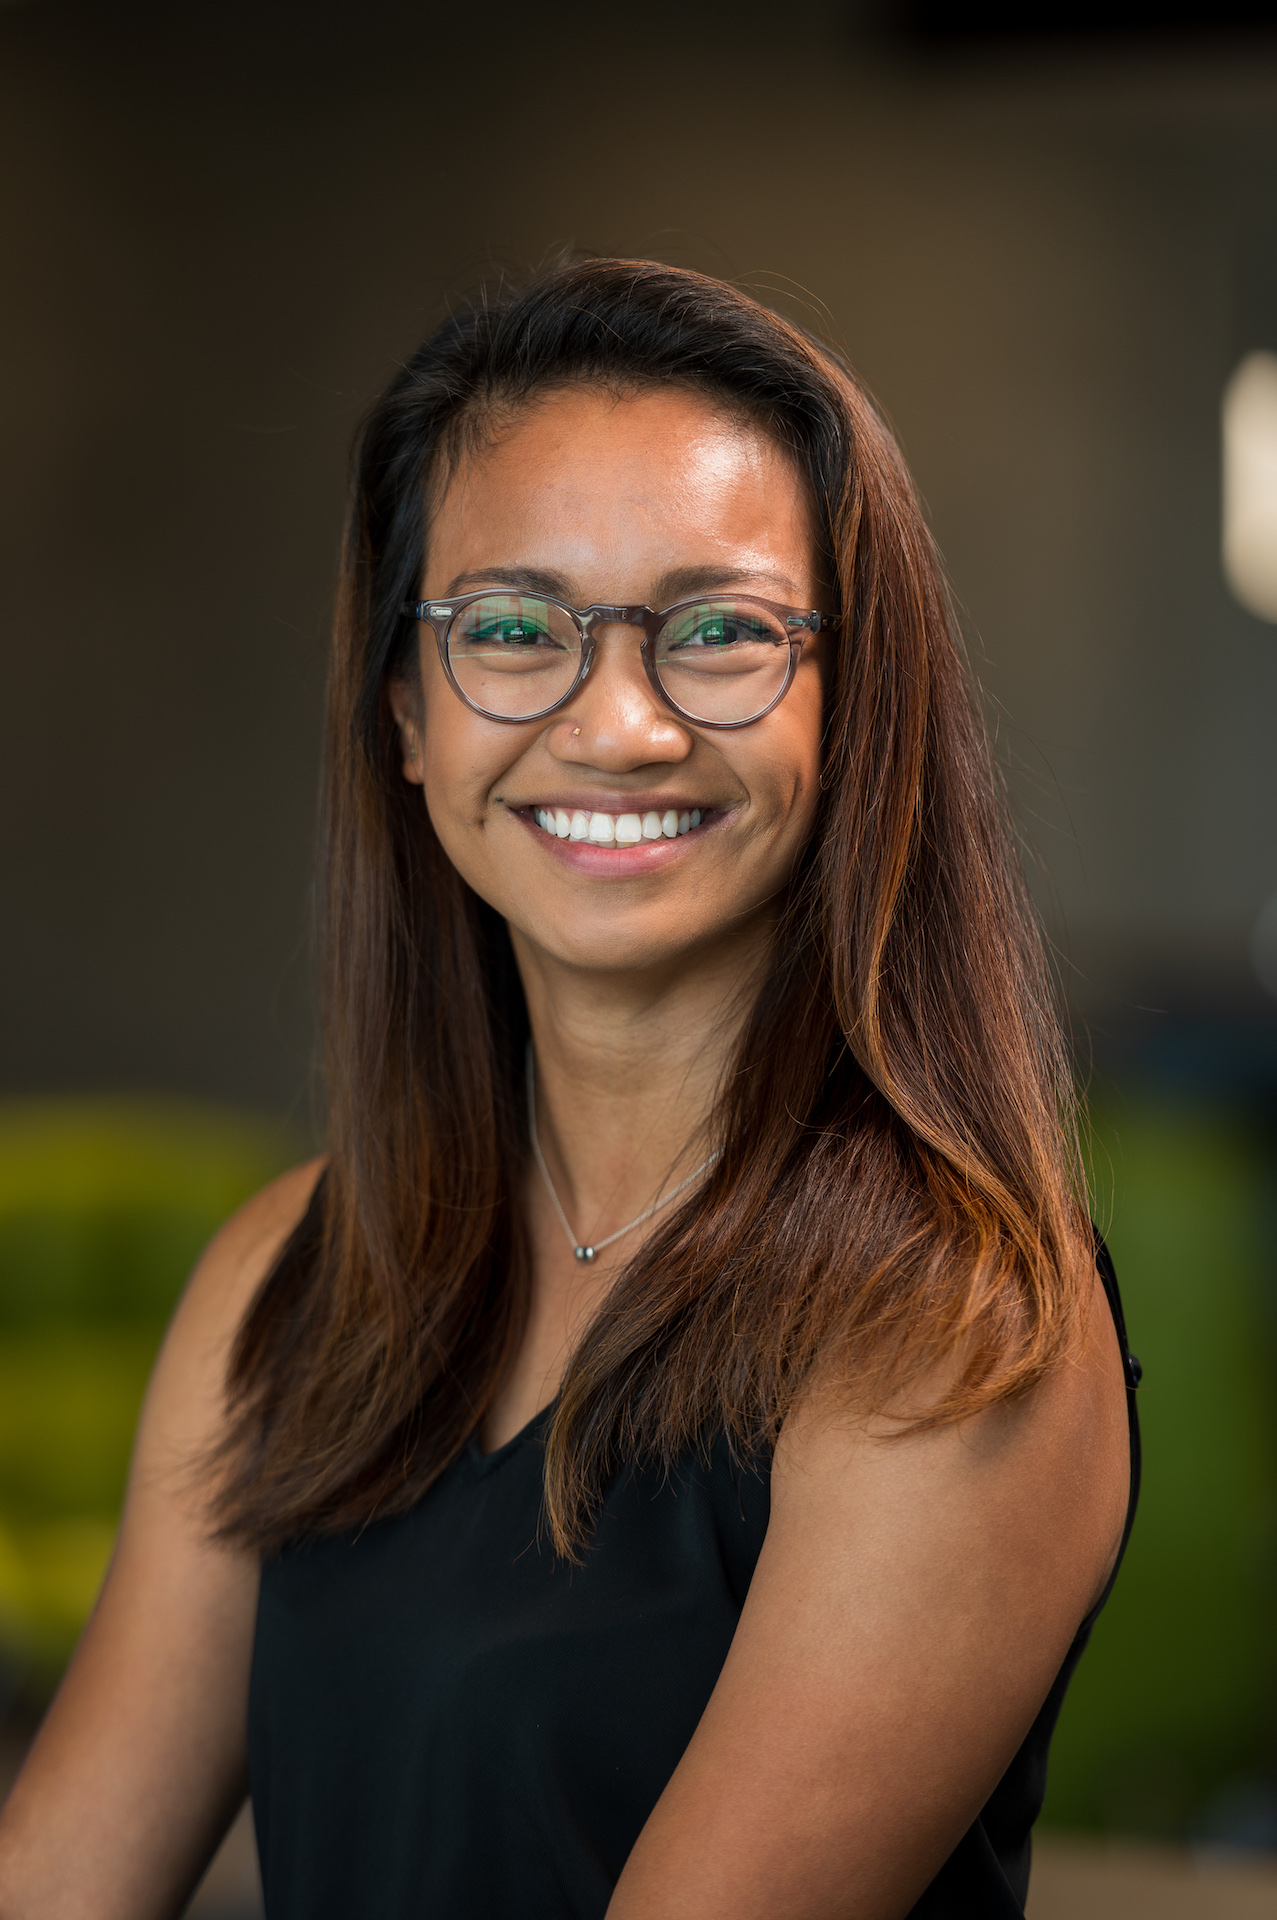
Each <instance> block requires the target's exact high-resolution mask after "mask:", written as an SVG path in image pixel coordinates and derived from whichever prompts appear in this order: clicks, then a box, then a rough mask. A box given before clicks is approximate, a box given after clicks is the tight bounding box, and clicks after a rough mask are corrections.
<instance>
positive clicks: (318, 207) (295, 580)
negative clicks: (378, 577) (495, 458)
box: [0, 0, 1277, 1111]
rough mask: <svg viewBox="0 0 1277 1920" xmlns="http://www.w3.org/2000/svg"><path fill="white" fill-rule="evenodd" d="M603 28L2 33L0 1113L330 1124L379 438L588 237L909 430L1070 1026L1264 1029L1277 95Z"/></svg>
mask: <svg viewBox="0 0 1277 1920" xmlns="http://www.w3.org/2000/svg"><path fill="white" fill-rule="evenodd" d="M174 15H179V16H180V18H178V19H176V20H175V19H174V17H173V16H174ZM612 17H613V16H611V15H610V14H607V13H605V12H604V10H601V9H580V10H579V11H576V12H566V11H564V12H559V13H555V14H553V15H549V16H547V15H545V14H539V15H537V16H536V17H535V18H534V19H531V20H529V17H528V15H527V14H526V13H525V12H522V11H517V10H513V9H511V10H509V11H508V12H504V11H503V10H502V9H500V8H497V9H495V10H494V9H490V8H485V9H483V10H482V12H481V13H476V14H475V15H474V17H473V18H472V19H466V20H458V19H457V17H456V15H455V13H454V14H452V15H450V16H449V18H448V19H447V20H446V21H441V19H440V17H439V14H438V13H437V12H436V10H434V9H432V8H428V7H425V6H409V5H407V4H403V3H401V4H391V3H390V0H367V3H366V4H364V5H362V6H361V7H359V8H357V9H356V8H353V7H352V8H339V7H335V6H328V7H325V6H324V5H317V6H313V7H311V8H309V9H306V10H305V11H304V12H302V11H301V10H298V9H295V8H293V7H291V6H278V7H274V8H270V7H266V8H258V9H256V10H253V9H250V8H248V7H246V6H242V5H230V6H224V7H220V8H218V9H216V10H212V9H209V10H204V9H200V10H196V9H194V8H186V9H172V8H158V7H156V8H150V9H146V8H139V7H134V6H129V5H127V4H125V5H122V6H119V7H113V8H110V9H106V8H103V7H86V6H80V7H75V6H71V5H66V4H60V0H45V4H37V5H29V6H18V7H13V6H11V7H8V8H6V9H4V10H3V11H0V222H2V231H3V249H4V284H5V298H4V300H3V302H2V303H0V340H2V342H3V350H2V352H0V410H2V419H3V433H2V436H0V438H2V448H0V580H2V583H3V587H2V595H0V612H2V617H3V629H2V638H0V648H2V655H0V781H2V782H3V795H2V799H0V914H2V915H3V931H2V935H0V1087H2V1088H6V1089H8V1090H34V1089H43V1088H48V1089H56V1088H70V1087H76V1088H81V1087H94V1088H96V1087H103V1088H112V1087H155V1088H167V1089H178V1090H184V1091H188V1092H192V1093H198V1094H207V1095H213V1096H218V1097H224V1098H232V1099H236V1100H242V1101H247V1102H250V1103H253V1104H258V1105H263V1106H267V1107H272V1108H277V1109H293V1110H295V1111H296V1110H304V1106H305V1096H306V1083H307V1071H308V1061H309V1057H310V1047H311V1015H310V992H309V977H310V976H309V962H308V958H307V948H306V933H307V900H308V885H309V873H308V867H309V847H310V838H311V831H312V820H313V810H314V792H315V782H316V769H317V738H318V726H319V713H320V702H321V685H322V675H323V656H324V637H325V626H326V621H327V615H328V606H329V594H330V582H331V576H332V572H333V567H334V563H335V556H336V547H337V541H338V536H339V528H340V514H341V501H342V491H343V480H344V469H345V459H346V448H347V444H348V441H349V436H350V433H351V430H352V427H353V425H354V423H355V421H356V419H357V417H358V415H359V413H360V411H361V409H362V408H363V407H364V405H365V404H366V403H367V401H368V400H369V398H371V396H372V395H373V393H374V392H375V391H376V390H377V388H378V386H379V385H380V384H381V383H382V382H383V381H384V380H385V379H386V377H387V376H388V375H389V373H390V372H391V370H392V369H393V367H394V365H395V363H396V360H397V358H398V357H399V356H401V355H402V354H403V353H405V352H406V351H407V350H408V349H409V348H410V347H411V345H412V344H413V343H414V341H415V340H416V338H417V337H418V336H419V335H420V333H421V332H422V331H423V330H424V329H425V328H426V327H427V326H428V325H429V323H430V322H431V320H432V319H433V318H434V316H435V315H437V314H438V313H439V312H440V311H441V308H442V304H443V302H444V301H445V300H446V298H447V297H448V295H449V293H450V292H456V291H457V290H464V289H466V288H468V287H470V286H472V285H473V284H474V283H475V282H476V280H478V279H479V278H480V277H482V276H483V275H484V274H491V273H492V272H494V271H497V270H499V269H500V268H501V267H503V266H518V265H521V264H523V263H526V262H529V261H532V260H535V259H536V258H538V257H540V256H542V255H543V254H544V252H545V251H546V250H547V248H549V247H551V246H552V245H555V244H557V243H560V242H563V241H568V240H570V241H574V242H577V243H579V244H582V245H585V246H590V247H594V248H598V249H606V250H618V251H625V252H632V253H655V254H659V255H661V256H662V257H664V258H667V259H671V260H674V261H676V262H679V263H683V264H688V265H696V266H702V267H706V268H708V269H710V270H712V271H717V272H721V273H724V274H727V275H729V276H732V277H736V278H740V279H742V280H744V281H745V283H746V284H748V285H749V286H751V287H752V288H754V289H755V290H757V291H760V292H763V293H764V294H765V295H767V296H768V297H773V298H774V299H775V300H776V302H777V304H779V305H781V306H782V307H783V308H785V309H786V310H787V311H790V312H793V313H796V314H798V315H799V316H800V317H802V318H804V319H807V320H809V321H810V320H813V319H814V320H815V322H816V324H818V325H821V326H823V327H825V328H827V330H828V331H829V332H830V333H831V334H832V335H833V337H834V338H835V339H837V340H839V341H840V342H841V343H842V344H843V345H844V346H845V348H846V349H847V351H848V352H849V354H850V356H851V358H852V359H853V360H854V361H855V363H856V364H857V365H858V366H859V368H860V369H861V371H862V372H863V373H864V374H865V375H866V377H867V378H868V380H869V381H870V384H871V385H872V386H873V387H874V388H875V389H876V391H877V392H878V393H879V395H880V397H881V398H882V400H883V401H884V402H885V404H886V406H887V407H888V409H889V410H890V412H891V413H892V415H893V417H894V419H895V420H896V422H897V425H898V426H899V428H900V431H901V433H902V436H903V438H904V441H905V444H906V447H907V450H908V452H909V455H910V457H911V459H912V461H913V464H914V467H915V471H916V472H917V474H918V476H919V479H920V482H921V484H922V487H923V490H924V492H925V494H926V497H927V500H928V503H929V507H930V510H931V513H932V517H933V521H934V524H935V527H936V529H937V532H938V534H939V537H940V540H941V544H942V546H943V548H944V550H945V553H946V556H947V558H948V561H949V564H950V568H951V571H952V574H953V577H954V580H955V584H956V587H957V590H958V594H959V596H960V599H961V601H962V603H963V605H964V608H965V610H966V613H967V616H968V620H969V625H970V629H971V633H972V643H973V648H974V650H975V652H976V654H977V656H978V659H979V663H980V671H981V675H982V678H983V680H984V682H985V684H986V687H987V689H988V691H989V694H990V697H991V700H992V701H993V702H994V704H995V707H996V710H997V711H998V713H999V715H1000V719H999V727H1000V734H1001V740H1002V745H1003V748H1004V750H1005V752H1006V754H1007V756H1008V759H1009V763H1010V764H1011V766H1012V770H1013V779H1014V782H1015V788H1016V794H1017V804H1018V807H1019V811H1020V815H1021V820H1022V823H1023V825H1024V826H1025V828H1026V831H1027V832H1028V833H1029V834H1030V835H1031V837H1032V839H1033V841H1034V842H1035V843H1036V846H1037V848H1038V849H1039V851H1040V853H1041V856H1042V858H1043V860H1044V862H1045V864H1046V866H1047V868H1048V869H1049V874H1050V879H1049V881H1046V880H1044V881H1041V882H1040V886H1041V894H1042V899H1043V902H1044V908H1045V911H1046V912H1047V915H1048V918H1049V919H1050V920H1051V923H1052V925H1053V928H1055V929H1056V930H1057V931H1058V932H1060V933H1061V934H1062V935H1063V937H1064V938H1065V939H1066V941H1067V944H1068V948H1069V951H1070V953H1071V954H1072V955H1073V957H1074V959H1075V961H1076V962H1077V965H1078V968H1079V969H1080V972H1079V974H1078V975H1077V976H1076V978H1075V981H1074V987H1075V992H1076V994H1077V997H1078V999H1079V1001H1080V1002H1081V1003H1083V1004H1090V1003H1093V1004H1095V1005H1097V1006H1103V1007H1106V1008H1109V1007H1111V1006H1112V1005H1113V1004H1116V1005H1117V1006H1118V1007H1119V1008H1122V1007H1129V1006H1130V1005H1131V1003H1132V1002H1134V1001H1138V1000H1139V999H1140V996H1141V994H1143V993H1144V992H1145V990H1146V988H1147V987H1148V985H1149V983H1150V982H1154V981H1155V982H1159V983H1160V984H1159V985H1158V987H1157V990H1158V991H1159V992H1181V993H1182V994H1184V995H1185V996H1187V997H1189V998H1191V997H1193V996H1194V995H1196V996H1197V997H1198V998H1199V999H1200V1000H1202V1001H1203V1003H1209V1004H1211V1005H1216V1004H1218V1005H1223V1004H1225V1003H1227V1004H1228V1005H1234V1004H1248V1003H1249V999H1250V997H1251V996H1252V995H1255V994H1257V993H1258V989H1252V987H1251V986H1250V985H1249V975H1248V972H1247V963H1246V940H1247V936H1248V931H1249V928H1250V925H1251V923H1252V921H1253V918H1254V915H1255V912H1256V910H1257V909H1258V907H1259V905H1260V904H1261V902H1262V901H1263V900H1264V899H1265V898H1266V897H1267V896H1268V895H1269V894H1271V893H1272V892H1273V890H1274V889H1275V888H1277V847H1275V846H1274V832H1273V827H1274V803H1275V802H1277V754H1275V753H1274V752H1273V750H1272V735H1273V714H1274V711H1275V699H1277V629H1274V628H1271V627H1265V626H1263V625H1262V624H1261V623H1259V622H1257V621H1255V620H1253V619H1251V618H1250V617H1249V616H1247V615H1245V614H1243V613H1242V612H1241V611H1240V610H1238V609H1237V608H1235V607H1234V606H1233V605H1232V603H1231V602H1230V601H1229V599H1228V597H1227V595H1226V592H1225V589H1224V587H1223V585H1222V583H1221V581H1220V578H1219V571H1218V564H1217V558H1216V550H1217V540H1218V524H1217V523H1218V504H1217V489H1218V456H1217V434H1218V406H1219V396H1220V390H1221V387H1222V384H1223V381H1224V378H1225V377H1226V374H1227V372H1228V370H1229V366H1230V364H1231V361H1232V358H1233V356H1234V355H1235V353H1236V351H1237V348H1238V338H1237V326H1238V323H1237V318H1236V315H1237V301H1236V296H1235V282H1236V272H1237V261H1238V260H1239V258H1241V257H1242V256H1243V255H1244V254H1245V253H1246V251H1247V248H1248V247H1250V248H1251V250H1252V251H1253V246H1252V235H1253V233H1254V232H1255V231H1256V230H1257V227H1262V224H1263V222H1264V221H1265V220H1269V219H1271V218H1272V210H1273V206H1274V203H1275V202H1277V57H1274V56H1272V55H1271V54H1269V53H1265V52H1264V51H1263V50H1262V49H1260V50H1259V51H1255V50H1251V51H1250V52H1248V53H1247V54H1246V55H1245V57H1242V56H1239V55H1234V54H1228V55H1221V56H1219V57H1217V58H1214V59H1211V60H1207V59H1203V58H1199V57H1194V58H1193V59H1192V60H1188V61H1186V60H1185V59H1183V58H1182V57H1180V56H1170V55H1168V56H1161V55H1148V54H1142V53H1130V52H1123V53H1122V54H1121V55H1120V56H1114V57H1108V56H1105V58H1104V59H1103V60H1102V61H1101V60H1099V59H1098V58H1097V57H1094V56H1088V55H1085V54H1081V53H1076V52H1075V53H1072V54H1070V55H1069V56H1068V57H1064V56H1059V55H1054V54H1053V55H1049V56H1047V57H1041V56H1039V57H1029V56H1024V57H1016V58H1014V59H1009V60H1008V59H1007V58H1005V57H999V58H998V59H997V60H996V61H990V62H987V63H982V62H980V61H973V60H972V59H970V58H967V59H964V60H963V61H962V62H961V63H959V64H957V65H950V64H946V63H945V62H943V61H941V62H937V61H936V60H934V59H928V60H927V61H925V62H924V63H922V64H919V63H918V61H917V60H916V59H915V58H914V57H912V56H909V55H906V54H905V53H902V52H900V51H899V50H896V51H892V50H891V49H890V48H889V47H885V46H884V45H883V44H881V43H880V42H872V41H868V40H865V41H860V40H858V39H857V38H856V36H855V34H854V32H853V31H852V25H851V22H850V18H849V16H847V15H845V14H844V13H842V12H841V11H840V10H838V9H834V8H830V7H818V6H816V5H808V6H806V7H804V6H802V5H799V6H796V7H794V8H791V9H789V10H787V11H786V12H784V13H783V14H781V13H779V12H777V11H776V10H774V9H764V8H749V7H745V8H742V7H739V6H738V7H732V8H728V7H714V6H712V5H709V4H692V5H689V6H684V7H679V8H675V7H673V6H656V7H654V8H649V9H646V10H645V11H644V12H643V14H642V23H641V25H639V26H635V27H632V28H631V29H630V31H629V33H628V36H618V35H617V33H616V30H615V29H614V27H612V26H611V25H609V24H608V22H609V21H610V20H611V19H612ZM547 21H548V22H549V24H547ZM1243 344H1244V343H1243ZM1168 980H1172V981H1174V982H1177V983H1179V984H1178V985H1175V986H1173V987H1172V988H1168V987H1167V986H1166V982H1167V981H1168ZM1104 1017H1105V1018H1106V1019H1108V1018H1109V1017H1110V1016H1109V1014H1108V1013H1106V1014H1105V1016H1104ZM1119 1017H1120V1016H1119Z"/></svg>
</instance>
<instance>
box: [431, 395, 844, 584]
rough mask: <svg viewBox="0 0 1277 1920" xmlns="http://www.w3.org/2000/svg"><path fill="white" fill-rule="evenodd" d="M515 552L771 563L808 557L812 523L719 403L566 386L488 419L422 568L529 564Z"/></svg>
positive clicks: (753, 437)
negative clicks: (697, 553)
mask: <svg viewBox="0 0 1277 1920" xmlns="http://www.w3.org/2000/svg"><path fill="white" fill-rule="evenodd" d="M511 542H513V543H514V545H513V546H512V545H511V544H510V543H511ZM528 543H532V544H534V545H535V546H536V547H537V549H538V551H539V552H543V551H544V550H546V549H547V548H548V549H551V550H553V551H555V552H556V553H559V554H560V556H561V557H562V558H563V559H565V560H567V559H570V557H571V553H572V551H573V550H574V549H579V550H582V551H583V552H584V551H585V550H589V549H594V550H596V551H599V550H609V551H614V550H616V549H617V548H618V547H624V548H626V549H627V550H634V549H636V548H640V547H643V548H648V549H651V550H652V552H653V557H656V556H657V555H658V554H662V555H665V556H668V555H670V554H671V553H673V552H674V551H676V550H678V551H680V552H681V551H682V550H683V549H684V548H686V546H687V545H688V543H692V544H696V545H699V546H700V547H701V548H703V549H705V551H706V553H707V554H712V553H713V552H714V551H716V550H723V551H728V550H730V551H732V552H733V554H734V555H736V557H737V558H739V554H740V551H741V550H745V551H747V552H748V551H752V550H758V551H760V552H764V551H765V552H766V553H768V554H769V555H770V556H771V557H772V558H773V559H774V558H775V557H776V554H777V551H778V550H779V549H782V548H783V549H786V550H788V551H789V552H790V554H791V555H793V554H794V552H795V550H801V551H802V552H803V553H804V554H805V555H809V554H810V552H811V550H812V547H813V544H814V516H813V513H812V508H811V502H810V498H809V495H808V491H807V488H806V486H805V484H804V482H803V481H802V479H801V478H800V476H799V473H798V469H797V467H796V465H795V462H794V460H793V459H792V457H791V456H790V454H789V453H788V452H787V451H786V450H785V449H784V448H783V447H782V446H781V445H780V444H779V442H778V441H777V440H775V439H774V438H773V437H772V436H771V435H770V434H769V433H767V432H766V431H765V430H764V429H762V428H761V427H759V426H757V425H755V424H754V423H753V422H752V421H750V420H748V419H746V418H744V417H742V416H741V415H740V414H736V413H733V412H731V411H730V410H729V409H728V408H727V407H726V406H725V405H723V404H719V403H716V402H715V401H714V400H713V399H711V398H709V397H708V396H706V395H703V394H700V393H696V392H694V391H691V390H687V389H669V388H665V389H660V390H643V391H640V392H637V393H630V394H621V395H618V394H615V393H609V392H607V391H605V390H603V389H600V388H598V387H594V386H576V387H570V388H563V389H555V390H552V391H550V392H548V393H545V394H541V395H538V396H536V397H535V398H534V399H532V400H530V401H529V402H527V403H526V404H524V405H522V406H520V407H519V408H518V409H517V410H516V411H514V412H512V413H509V414H507V415H506V416H505V417H504V418H502V419H500V420H498V421H497V422H495V423H494V424H493V427H492V430H491V431H490V432H489V433H488V434H487V435H486V436H485V437H484V438H483V439H482V440H480V442H479V444H477V445H475V446H472V447H471V448H469V449H467V450H465V451H463V452H462V453H461V455H460V457H459V458H458V460H457V462H456V465H455V468H454V470H453V472H452V474H451V476H450V478H449V480H448V481H447V483H446V485H445V488H444V490H443V494H442V497H441V498H440V499H439V501H438V503H437V505H436V507H435V510H434V512H433V514H432V515H431V527H430V547H431V550H432V560H433V559H434V558H436V557H437V558H438V559H439V561H440V562H441V563H442V564H444V565H445V566H447V565H449V563H450V562H451V561H452V560H454V559H455V560H456V561H457V564H458V565H461V566H472V565H475V564H482V563H483V560H484V559H488V560H491V561H492V563H493V564H500V563H506V564H509V563H512V562H515V561H517V560H520V559H527V558H530V557H531V554H530V552H527V553H523V552H516V551H515V547H519V546H527V545H528ZM498 548H500V549H502V550H501V551H500V552H498V550H497V549H498ZM445 555H446V556H447V557H446V560H445Z"/></svg>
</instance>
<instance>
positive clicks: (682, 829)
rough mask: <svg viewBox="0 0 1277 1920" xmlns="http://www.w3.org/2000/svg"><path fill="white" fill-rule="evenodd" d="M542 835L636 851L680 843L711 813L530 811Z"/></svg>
mask: <svg viewBox="0 0 1277 1920" xmlns="http://www.w3.org/2000/svg"><path fill="white" fill-rule="evenodd" d="M528 811H529V813H530V814H531V816H532V818H533V820H535V821H536V824H537V825H538V827H540V829H541V831H542V832H543V833H548V834H551V835H553V837H554V838H555V839H556V840H575V841H577V842H581V841H587V842H588V843H589V844H590V845H591V846H594V847H637V846H641V845H642V844H643V842H644V841H648V842H654V841H658V840H679V839H682V838H683V837H684V835H686V834H689V833H691V832H692V831H693V830H694V829H695V828H696V827H699V826H700V824H701V822H702V821H703V820H704V819H706V818H707V816H708V815H709V813H710V811H711V809H710V808H708V807H691V808H683V809H681V810H680V809H679V808H676V807H667V808H666V809H665V810H664V812H662V813H658V812H656V810H655V809H654V808H653V809H651V810H649V811H648V812H646V813H605V812H603V811H602V810H600V809H593V808H591V809H587V808H584V807H572V808H568V807H530V808H529V809H528Z"/></svg>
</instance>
